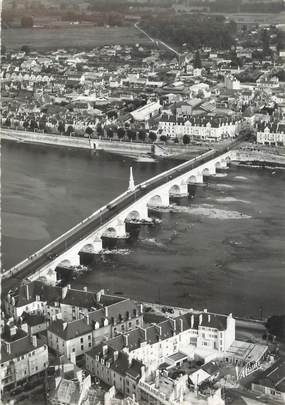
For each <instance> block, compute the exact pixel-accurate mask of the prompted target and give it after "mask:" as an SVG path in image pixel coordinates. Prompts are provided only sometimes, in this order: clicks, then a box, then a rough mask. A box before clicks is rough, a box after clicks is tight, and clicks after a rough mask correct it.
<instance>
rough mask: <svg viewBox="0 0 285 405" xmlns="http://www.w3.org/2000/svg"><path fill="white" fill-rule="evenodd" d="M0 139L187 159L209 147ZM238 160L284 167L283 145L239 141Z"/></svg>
mask: <svg viewBox="0 0 285 405" xmlns="http://www.w3.org/2000/svg"><path fill="white" fill-rule="evenodd" d="M0 134H1V139H6V140H9V141H13V142H22V143H33V144H45V145H52V146H60V147H68V148H79V149H89V150H95V151H96V150H103V151H106V152H110V153H114V154H118V155H123V156H127V157H130V158H133V159H137V158H140V157H145V156H150V155H152V156H153V157H159V158H165V157H167V158H175V159H179V158H181V160H188V159H191V158H192V157H193V155H197V154H201V153H204V152H205V151H207V150H209V146H208V145H202V146H193V145H180V144H179V145H177V144H168V145H167V144H150V143H141V142H124V141H118V140H107V139H93V138H90V139H88V138H78V137H72V136H64V135H56V134H46V133H39V132H30V131H21V130H11V129H6V128H1V132H0ZM235 161H236V162H238V164H246V165H257V166H265V165H269V166H272V167H278V166H281V167H285V147H280V148H277V147H275V148H273V147H271V146H264V145H256V147H255V148H254V147H253V144H247V143H245V144H242V145H241V147H240V148H239V149H237V150H236V159H235Z"/></svg>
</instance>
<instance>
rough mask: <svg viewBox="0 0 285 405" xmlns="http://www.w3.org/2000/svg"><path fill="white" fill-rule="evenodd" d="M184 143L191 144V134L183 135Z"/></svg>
mask: <svg viewBox="0 0 285 405" xmlns="http://www.w3.org/2000/svg"><path fill="white" fill-rule="evenodd" d="M182 140H183V143H184V145H189V143H190V138H189V136H188V135H186V134H185V135H184V136H183V139H182Z"/></svg>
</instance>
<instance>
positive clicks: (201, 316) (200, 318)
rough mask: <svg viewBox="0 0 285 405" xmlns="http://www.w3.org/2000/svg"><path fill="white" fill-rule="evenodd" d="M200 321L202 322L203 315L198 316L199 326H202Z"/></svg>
mask: <svg viewBox="0 0 285 405" xmlns="http://www.w3.org/2000/svg"><path fill="white" fill-rule="evenodd" d="M202 320H203V314H200V315H199V325H201V324H202Z"/></svg>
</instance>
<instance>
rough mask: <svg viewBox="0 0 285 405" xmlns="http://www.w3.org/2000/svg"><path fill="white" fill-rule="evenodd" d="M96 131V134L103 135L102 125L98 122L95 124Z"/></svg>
mask: <svg viewBox="0 0 285 405" xmlns="http://www.w3.org/2000/svg"><path fill="white" fill-rule="evenodd" d="M96 131H97V135H98V136H103V135H104V129H103V127H102V125H101V124H100V123H99V124H97V127H96Z"/></svg>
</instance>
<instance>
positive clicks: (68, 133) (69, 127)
mask: <svg viewBox="0 0 285 405" xmlns="http://www.w3.org/2000/svg"><path fill="white" fill-rule="evenodd" d="M72 132H74V128H73V126H72V125H68V127H67V130H66V134H67V135H68V136H71V134H72Z"/></svg>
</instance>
